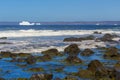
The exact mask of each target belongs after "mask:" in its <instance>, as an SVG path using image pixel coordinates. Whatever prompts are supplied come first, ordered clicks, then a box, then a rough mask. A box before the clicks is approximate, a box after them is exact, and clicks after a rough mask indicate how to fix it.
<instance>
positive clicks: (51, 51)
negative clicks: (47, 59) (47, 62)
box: [41, 48, 61, 57]
mask: <svg viewBox="0 0 120 80" xmlns="http://www.w3.org/2000/svg"><path fill="white" fill-rule="evenodd" d="M41 53H42V54H47V55H50V56H52V57H53V56H58V55H61V53H60V52H59V51H58V50H57V49H55V48H53V49H48V50H46V51H42V52H41Z"/></svg>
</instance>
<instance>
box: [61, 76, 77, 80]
mask: <svg viewBox="0 0 120 80" xmlns="http://www.w3.org/2000/svg"><path fill="white" fill-rule="evenodd" d="M63 80H78V79H77V78H76V77H74V76H67V77H65V78H64V79H63Z"/></svg>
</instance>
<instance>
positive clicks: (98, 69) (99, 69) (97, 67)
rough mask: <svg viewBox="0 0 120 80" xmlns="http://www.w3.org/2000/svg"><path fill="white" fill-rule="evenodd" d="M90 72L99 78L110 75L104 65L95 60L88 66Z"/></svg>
mask: <svg viewBox="0 0 120 80" xmlns="http://www.w3.org/2000/svg"><path fill="white" fill-rule="evenodd" d="M88 70H90V71H91V72H93V73H94V74H95V75H98V73H99V75H98V76H106V75H107V74H108V72H107V69H106V68H105V67H104V66H103V64H102V63H101V62H100V61H98V60H93V61H91V62H90V63H89V64H88Z"/></svg>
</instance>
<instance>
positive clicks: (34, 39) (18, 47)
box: [0, 25, 120, 80]
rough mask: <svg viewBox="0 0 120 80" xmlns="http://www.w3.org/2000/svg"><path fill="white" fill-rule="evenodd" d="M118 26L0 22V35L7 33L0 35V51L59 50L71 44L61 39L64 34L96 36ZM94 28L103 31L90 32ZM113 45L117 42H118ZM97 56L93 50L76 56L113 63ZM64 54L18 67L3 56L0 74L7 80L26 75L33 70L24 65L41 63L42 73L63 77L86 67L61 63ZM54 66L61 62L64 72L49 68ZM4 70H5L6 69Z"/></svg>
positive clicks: (38, 64) (87, 59)
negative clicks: (19, 24)
mask: <svg viewBox="0 0 120 80" xmlns="http://www.w3.org/2000/svg"><path fill="white" fill-rule="evenodd" d="M119 30H120V26H119V25H39V26H18V25H13V26H12V25H0V38H2V37H7V39H0V51H10V52H13V53H32V54H33V55H38V54H40V53H41V51H44V50H47V49H50V48H57V49H58V50H59V51H63V50H64V48H65V47H66V46H68V45H69V44H71V43H70V42H63V39H64V38H68V37H81V36H88V35H95V36H97V37H99V36H102V35H103V34H105V33H115V34H117V35H120V31H119ZM95 31H98V32H102V33H103V34H93V33H94V32H95ZM96 44H99V43H96ZM100 45H103V46H104V43H100ZM81 46H82V47H81V49H82V48H83V49H84V47H85V46H84V45H81ZM116 46H119V44H117V45H116ZM85 48H86V47H85ZM89 48H92V49H93V50H94V47H92V46H90V47H89ZM101 56H102V54H100V53H99V52H96V54H95V55H93V56H91V57H89V58H87V57H81V56H79V57H80V58H81V59H82V60H85V62H87V63H88V62H89V61H91V60H94V59H99V60H100V61H102V62H104V63H107V62H111V63H113V64H114V62H115V60H113V61H112V60H104V59H101ZM65 58H66V57H55V58H54V59H53V60H52V61H49V62H39V63H37V64H35V65H29V66H28V67H26V68H20V67H18V66H16V63H10V62H7V60H10V58H4V59H2V60H0V77H3V78H5V79H8V80H9V79H12V78H19V77H23V78H30V76H31V75H32V74H34V73H35V72H27V69H28V68H31V67H43V68H44V69H45V71H46V72H45V73H53V74H54V78H56V77H59V78H65V76H66V75H68V73H69V72H77V71H78V69H79V68H81V69H86V68H87V67H86V66H85V65H69V66H68V65H66V64H64V63H61V62H60V60H61V59H65ZM87 63H86V64H87ZM58 66H59V67H60V66H64V67H65V68H64V72H54V71H52V69H54V68H55V67H58ZM8 67H9V68H8ZM1 69H2V70H1ZM7 71H9V72H8V73H6V72H7ZM81 80H82V79H81Z"/></svg>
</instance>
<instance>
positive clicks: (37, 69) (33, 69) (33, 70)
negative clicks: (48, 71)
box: [28, 67, 44, 72]
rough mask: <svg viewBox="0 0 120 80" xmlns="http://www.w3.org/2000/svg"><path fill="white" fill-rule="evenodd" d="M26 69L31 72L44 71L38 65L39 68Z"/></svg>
mask: <svg viewBox="0 0 120 80" xmlns="http://www.w3.org/2000/svg"><path fill="white" fill-rule="evenodd" d="M28 71H32V72H41V71H44V69H43V68H41V67H39V68H30V69H29V70H28Z"/></svg>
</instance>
